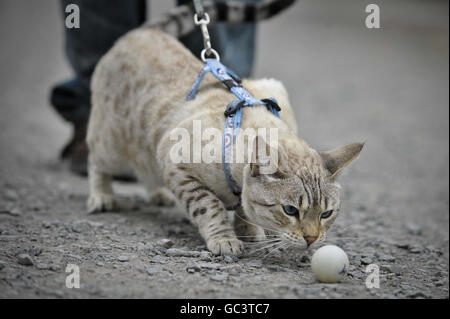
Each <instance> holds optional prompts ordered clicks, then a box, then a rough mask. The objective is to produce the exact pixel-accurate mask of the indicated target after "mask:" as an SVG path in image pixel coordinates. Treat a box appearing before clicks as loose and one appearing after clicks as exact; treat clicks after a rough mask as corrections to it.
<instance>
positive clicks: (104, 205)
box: [87, 194, 116, 214]
mask: <svg viewBox="0 0 450 319" xmlns="http://www.w3.org/2000/svg"><path fill="white" fill-rule="evenodd" d="M115 209H116V201H115V199H114V196H113V195H109V194H92V195H90V196H89V199H88V201H87V212H88V213H89V214H94V213H99V212H107V211H113V210H115Z"/></svg>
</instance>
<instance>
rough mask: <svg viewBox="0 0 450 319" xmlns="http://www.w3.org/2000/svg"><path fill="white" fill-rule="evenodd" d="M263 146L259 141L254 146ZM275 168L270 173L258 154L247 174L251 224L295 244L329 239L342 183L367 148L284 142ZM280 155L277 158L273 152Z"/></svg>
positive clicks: (244, 193)
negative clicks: (341, 176)
mask: <svg viewBox="0 0 450 319" xmlns="http://www.w3.org/2000/svg"><path fill="white" fill-rule="evenodd" d="M254 143H256V145H259V142H258V138H257V139H256V141H255V142H254ZM263 145H265V147H266V148H267V151H266V152H277V154H278V160H277V164H276V166H275V169H272V170H271V171H270V173H264V172H263V171H264V170H263V169H262V168H263V166H264V164H262V162H264V161H260V159H259V158H258V157H259V156H258V151H254V153H255V154H256V155H255V156H254V159H253V161H254V162H253V161H252V163H251V164H249V165H247V167H246V168H245V170H244V183H243V189H242V207H243V209H244V212H245V214H246V216H247V218H248V220H249V222H250V223H253V224H256V225H259V226H262V227H263V228H265V229H266V230H272V231H273V233H274V234H276V235H279V236H280V237H281V238H282V239H283V240H287V241H289V242H291V243H293V244H301V245H305V244H306V245H308V246H309V245H310V244H312V243H313V242H314V241H316V240H320V239H324V238H325V235H326V231H327V230H328V228H329V227H330V226H331V225H332V223H333V222H334V220H335V219H336V217H337V215H338V214H339V209H340V194H339V190H340V187H339V185H338V184H337V182H336V178H337V177H338V175H339V174H340V172H341V171H342V169H343V168H344V167H345V166H347V165H348V164H349V163H350V162H351V161H353V160H354V159H355V158H356V157H357V156H358V155H359V153H360V152H361V150H362V148H363V144H361V143H354V144H349V145H344V146H341V147H338V148H336V149H333V150H331V151H328V152H317V151H315V150H313V149H311V148H310V147H309V146H308V145H307V144H306V143H305V142H304V141H303V140H301V139H299V138H297V137H289V138H284V139H280V141H279V143H278V148H277V149H273V148H271V147H269V146H268V145H267V144H265V143H264V142H263ZM272 154H274V153H272Z"/></svg>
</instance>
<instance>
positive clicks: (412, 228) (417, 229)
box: [406, 223, 423, 236]
mask: <svg viewBox="0 0 450 319" xmlns="http://www.w3.org/2000/svg"><path fill="white" fill-rule="evenodd" d="M406 228H407V229H408V233H410V234H411V235H415V236H420V235H422V232H423V229H422V227H421V226H419V225H416V224H413V223H409V224H408V225H407V226H406Z"/></svg>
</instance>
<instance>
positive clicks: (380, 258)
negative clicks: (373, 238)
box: [378, 255, 395, 262]
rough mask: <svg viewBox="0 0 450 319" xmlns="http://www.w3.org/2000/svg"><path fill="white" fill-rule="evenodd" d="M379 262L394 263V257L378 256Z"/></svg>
mask: <svg viewBox="0 0 450 319" xmlns="http://www.w3.org/2000/svg"><path fill="white" fill-rule="evenodd" d="M378 259H379V260H381V261H387V262H394V261H395V257H394V256H391V255H380V256H379V257H378Z"/></svg>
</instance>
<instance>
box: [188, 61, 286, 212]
mask: <svg viewBox="0 0 450 319" xmlns="http://www.w3.org/2000/svg"><path fill="white" fill-rule="evenodd" d="M208 72H211V73H212V74H213V75H214V76H215V77H216V78H217V79H218V80H219V81H221V82H222V83H223V84H225V85H226V87H227V88H228V89H229V90H230V92H231V93H233V94H234V95H235V96H236V97H237V100H234V101H232V102H230V103H229V104H228V105H227V108H226V110H225V112H224V114H225V117H226V119H225V126H224V132H223V136H222V166H223V171H224V173H225V177H226V180H227V183H228V186H229V187H230V189H231V191H232V192H233V194H234V195H236V196H240V194H241V189H240V187H239V185H238V184H237V183H236V181H235V180H234V179H233V177H232V175H231V169H230V163H233V145H234V144H235V141H236V138H237V135H238V133H239V129H240V127H241V120H242V108H243V107H246V106H257V105H265V106H266V107H267V109H268V110H269V111H270V112H271V113H272V114H273V115H275V116H276V117H280V115H279V114H278V112H279V111H281V109H280V107H279V106H278V103H277V101H276V100H275V99H274V98H268V99H263V100H258V99H256V98H254V97H253V96H252V95H251V94H250V93H249V92H247V91H246V90H245V89H244V88H243V87H242V86H241V80H240V79H239V77H238V76H237V75H236V74H235V73H233V72H232V71H231V70H228V69H227V68H226V67H225V66H224V65H223V64H222V63H220V61H219V60H216V59H206V61H205V65H204V66H203V68H202V70H201V71H200V73H199V75H198V76H197V79H196V80H195V82H194V84H193V85H192V87H191V88H190V90H189V92H188V95H187V96H186V101H191V100H193V99H194V98H195V95H196V94H197V91H198V88H199V86H200V83H201V82H202V80H203V78H204V77H205V75H206V73H208ZM239 204H240V198H239V202H238V204H237V205H239Z"/></svg>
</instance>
